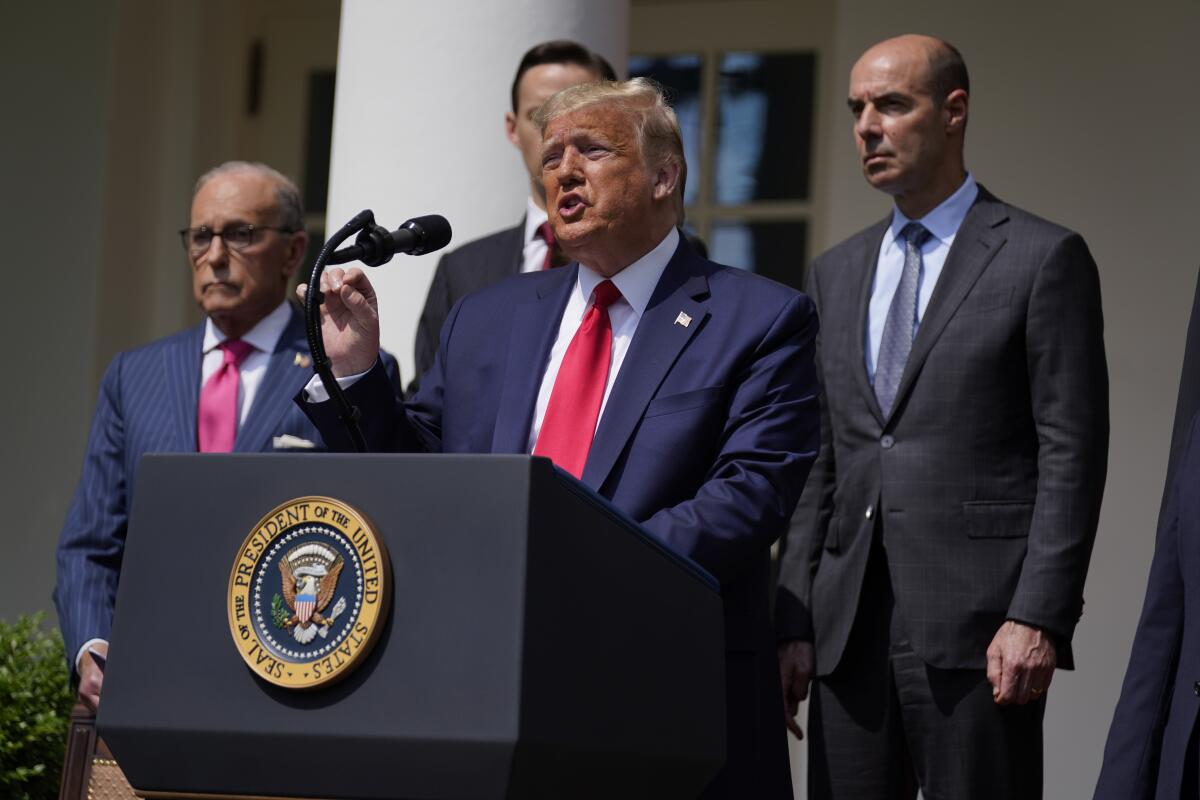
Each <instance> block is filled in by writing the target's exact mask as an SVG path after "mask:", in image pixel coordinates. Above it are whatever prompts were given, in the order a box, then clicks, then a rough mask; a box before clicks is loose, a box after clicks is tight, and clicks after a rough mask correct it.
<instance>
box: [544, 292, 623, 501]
mask: <svg viewBox="0 0 1200 800" xmlns="http://www.w3.org/2000/svg"><path fill="white" fill-rule="evenodd" d="M592 297H593V298H594V299H595V302H594V303H593V304H592V307H591V308H589V309H588V311H587V313H586V314H584V315H583V323H582V324H581V325H580V326H579V330H578V331H576V333H575V338H574V339H572V340H571V344H570V345H569V346H568V347H567V354H566V355H565V356H563V361H562V366H560V367H559V368H558V376H557V377H556V378H555V379H554V389H553V390H552V391H551V392H550V402H549V404H547V406H546V416H545V417H544V418H543V419H542V428H541V430H539V431H538V438H537V444H535V445H534V448H533V454H534V455H535V456H546V457H547V458H549V459H550V460H552V461H553V462H554V463H555V464H557V465H558V467H559V468H560V469H564V470H566V471H567V472H569V473H571V474H572V475H574V476H575V477H576V478H581V477H583V466H584V464H586V463H587V457H588V452H589V451H590V450H591V449H592V437H594V436H595V434H596V423H597V422H598V421H599V419H600V402H601V401H602V400H603V399H604V387H605V386H606V385H607V383H608V368H609V362H610V361H611V360H612V323H611V322H610V321H609V319H608V307H609V306H610V305H612V304H613V303H615V302H616V301H617V300H619V299H620V298H621V290H620V289H618V288H617V287H616V286H615V285H614V284H613V282H612V281H603V282H602V283H601V284H600V285H598V286H597V287H596V288H595V290H594V291H593V293H592Z"/></svg>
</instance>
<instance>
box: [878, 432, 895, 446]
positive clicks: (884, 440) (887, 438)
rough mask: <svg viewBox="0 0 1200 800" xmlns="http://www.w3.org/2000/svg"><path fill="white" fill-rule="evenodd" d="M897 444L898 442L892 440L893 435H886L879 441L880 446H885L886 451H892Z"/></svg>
mask: <svg viewBox="0 0 1200 800" xmlns="http://www.w3.org/2000/svg"><path fill="white" fill-rule="evenodd" d="M895 443H896V440H895V439H893V438H892V435H891V434H890V433H888V434H885V435H884V437H883V438H882V439H880V440H879V444H881V445H882V446H883V449H884V450H890V449H891V448H892V445H894V444H895Z"/></svg>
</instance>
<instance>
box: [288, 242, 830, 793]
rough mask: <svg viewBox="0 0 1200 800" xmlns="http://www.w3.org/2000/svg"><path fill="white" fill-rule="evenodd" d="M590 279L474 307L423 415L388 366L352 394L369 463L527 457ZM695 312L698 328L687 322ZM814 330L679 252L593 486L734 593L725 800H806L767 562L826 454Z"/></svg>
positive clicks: (540, 282) (739, 280)
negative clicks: (550, 363)
mask: <svg viewBox="0 0 1200 800" xmlns="http://www.w3.org/2000/svg"><path fill="white" fill-rule="evenodd" d="M577 273H578V267H577V266H576V265H570V266H567V267H562V268H560V269H556V270H548V271H546V272H536V273H528V274H523V275H518V276H516V277H513V278H510V279H508V280H505V281H503V282H501V283H499V284H496V285H494V286H491V287H489V288H487V289H484V290H482V291H480V292H477V293H475V294H471V295H468V296H467V297H465V298H464V299H463V300H461V301H460V302H459V303H458V304H457V305H455V307H454V308H453V310H452V311H451V313H450V315H449V318H448V319H447V322H446V324H445V326H444V327H443V328H442V333H441V346H440V349H439V351H438V354H437V356H436V358H435V360H434V364H433V367H432V368H431V369H430V370H429V372H427V373H426V374H425V375H424V376H423V378H422V380H421V386H420V390H419V391H418V392H417V394H416V395H415V396H414V397H413V398H412V399H411V400H410V401H409V402H407V403H405V404H402V405H398V404H396V403H395V402H393V400H392V398H391V396H390V394H389V392H388V390H387V381H386V379H385V377H384V375H383V372H382V370H381V369H379V368H378V367H376V368H375V369H374V370H372V372H370V373H368V374H367V376H365V377H364V378H363V379H362V380H360V381H359V382H358V383H356V384H355V385H354V386H352V387H351V388H350V390H349V394H350V397H351V400H352V401H353V402H354V403H356V404H357V405H358V406H359V408H360V409H361V410H362V411H363V423H364V424H363V427H364V433H365V434H366V436H367V440H368V442H369V444H370V447H371V449H372V450H384V451H387V450H401V451H422V450H425V451H429V452H435V453H438V452H445V453H525V452H528V439H529V430H530V424H531V421H532V418H533V411H534V404H535V401H536V398H537V394H538V389H539V387H540V385H541V381H542V376H543V374H544V372H545V369H546V363H547V360H548V358H549V353H550V348H551V346H552V344H553V342H554V339H555V337H556V335H557V333H558V328H559V322H560V319H561V317H562V312H563V309H564V307H565V306H566V302H567V298H568V295H569V293H570V292H571V291H573V290H574V289H575V286H576V277H577ZM680 312H683V313H684V314H686V315H687V316H689V317H690V318H691V321H690V323H689V324H687V325H683V324H678V323H677V322H676V320H677V319H678V318H679V314H680ZM816 332H817V318H816V313H815V311H814V308H813V305H812V303H811V302H810V301H809V299H808V298H807V297H806V296H804V295H802V294H800V293H798V292H796V291H794V290H792V289H789V288H786V287H784V286H781V285H779V284H777V283H774V282H772V281H768V280H766V279H764V278H761V277H758V276H755V275H752V274H750V273H747V272H745V271H742V270H737V269H730V268H728V267H723V266H720V265H718V264H714V263H712V262H710V261H706V260H704V259H701V258H700V257H699V256H697V255H696V254H695V253H694V252H693V251H692V250H691V248H690V247H689V246H688V245H686V244H684V243H681V244H680V247H679V248H678V249H677V250H676V252H675V254H674V256H673V257H672V259H671V261H670V263H669V264H668V265H667V268H666V270H665V271H664V273H663V276H662V278H661V279H660V281H659V283H658V286H657V287H656V289H655V291H654V293H653V295H652V296H651V299H650V303H649V306H648V307H647V309H646V312H645V314H644V315H643V316H642V318H641V321H640V322H639V324H638V328H637V332H636V334H635V335H634V337H633V340H632V341H631V343H630V345H629V350H628V352H627V354H626V356H625V360H624V362H623V363H622V366H621V371H620V373H619V374H618V375H617V378H616V381H615V382H614V384H613V388H612V391H611V394H610V395H609V399H608V403H607V405H606V406H605V410H604V414H603V416H602V417H601V419H600V423H599V426H598V427H597V430H596V435H595V439H594V441H593V444H592V449H591V452H590V454H589V456H588V460H587V464H586V466H585V467H584V472H583V478H582V479H583V482H584V483H585V484H587V485H588V486H589V487H591V488H592V489H594V490H596V491H597V492H599V493H600V494H601V495H603V496H604V497H606V498H608V499H609V500H611V501H612V503H613V504H614V505H616V506H617V507H618V508H620V509H621V510H623V511H624V512H626V513H627V514H628V515H630V516H631V517H633V518H634V519H636V520H638V521H639V522H641V523H642V525H643V526H644V527H645V528H646V529H647V530H649V531H650V532H651V533H652V534H654V535H655V536H657V537H658V538H659V539H661V540H662V541H663V542H665V543H666V544H667V545H668V546H670V547H671V548H672V549H674V550H675V551H676V552H678V553H681V554H683V555H685V556H688V557H689V558H692V559H694V560H695V561H697V562H698V563H699V564H700V565H701V566H703V567H704V568H706V569H707V570H708V571H709V572H711V573H712V574H713V575H715V576H716V577H717V578H718V579H719V580H720V582H721V587H722V596H723V598H724V601H725V644H726V650H727V659H726V680H727V685H728V692H727V706H728V712H727V713H728V726H729V733H728V751H729V757H728V762H727V770H726V772H725V774H724V775H723V776H722V778H721V779H719V781H718V784H719V785H718V786H716V787H715V788H714V790H713V791H710V793H709V796H740V797H756V798H767V797H787V798H790V797H791V793H790V781H789V778H788V774H787V748H786V733H785V728H784V717H783V703H782V700H781V695H780V684H779V675H778V665H777V662H776V656H775V640H774V636H773V634H772V631H771V626H770V624H769V620H768V593H767V584H768V562H769V547H770V545H771V543H772V542H774V541H775V540H776V539H777V538H778V537H779V535H780V534H781V533H782V532H783V530H784V528H785V526H786V525H787V522H788V519H789V517H790V515H791V512H792V510H793V508H794V507H795V504H796V501H797V499H798V497H799V494H800V490H801V488H802V487H803V485H804V480H805V478H806V476H807V474H808V470H809V467H810V466H811V464H812V462H813V460H814V459H815V457H816V451H817V447H818V442H819V434H820V431H819V416H818V410H817V386H816V375H815V370H814V366H813V355H814V348H815V337H816ZM331 405H332V404H330V403H321V404H305V408H306V409H307V410H308V413H309V415H310V417H311V418H312V419H313V421H314V422H315V423H316V424H317V427H318V428H319V429H320V430H321V431H322V432H323V434H324V435H325V439H326V441H327V442H328V443H329V445H330V447H332V448H341V449H348V448H349V442H348V441H347V440H346V439H345V437H344V436H343V435H342V434H341V432H340V430H339V426H338V424H337V420H336V417H335V415H334V412H333V410H332V408H331ZM735 787H736V788H735Z"/></svg>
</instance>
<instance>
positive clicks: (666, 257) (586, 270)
mask: <svg viewBox="0 0 1200 800" xmlns="http://www.w3.org/2000/svg"><path fill="white" fill-rule="evenodd" d="M678 247H679V231H678V229H676V228H675V227H674V226H671V230H669V231H667V235H666V236H665V237H664V238H663V240H662V241H661V242H659V243H658V246H657V247H655V248H654V249H653V250H651V251H650V252H649V253H646V255H644V256H642V257H641V258H639V259H638V260H637V261H635V262H633V263H632V264H630V265H629V266H628V267H626V268H625V269H623V270H621V271H620V272H618V273H617V274H616V275H614V276H613V277H612V278H611V279H610V280H611V281H612V282H613V283H614V284H616V286H617V288H618V289H620V290H621V297H623V298H625V302H627V303H629V305H631V306H633V311H634V313H635V314H637V316H638V319H641V317H642V314H644V313H646V306H648V305H650V295H652V294H654V287H656V286H658V281H659V279H660V278H662V274H663V270H665V269H666V268H667V263H668V262H669V261H670V260H671V256H673V255H675V250H676V248H678ZM603 280H604V276H603V275H601V274H600V273H598V272H595V271H593V270H592V269H591V268H590V267H587V266H584V265H583V264H580V265H579V283H578V285H579V291H580V292H582V293H583V298H584V301H585V302H587V301H590V300H591V299H592V291H593V290H594V289H595V288H596V287H597V286H599V285H600V282H601V281H603Z"/></svg>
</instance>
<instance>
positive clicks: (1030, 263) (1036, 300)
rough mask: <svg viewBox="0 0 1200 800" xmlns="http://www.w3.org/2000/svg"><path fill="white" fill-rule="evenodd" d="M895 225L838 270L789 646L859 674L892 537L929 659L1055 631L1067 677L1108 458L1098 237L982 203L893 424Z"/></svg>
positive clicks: (826, 273) (820, 667) (934, 309)
mask: <svg viewBox="0 0 1200 800" xmlns="http://www.w3.org/2000/svg"><path fill="white" fill-rule="evenodd" d="M889 222H890V217H889V218H888V219H886V220H884V221H882V222H880V223H878V224H876V225H874V226H872V227H871V228H868V229H867V230H865V231H863V232H861V233H859V234H857V235H855V236H853V237H851V238H850V239H848V240H847V241H845V242H843V243H842V244H840V245H838V246H837V247H835V248H833V249H832V250H830V251H829V252H827V253H825V254H824V255H822V256H821V257H820V258H818V259H817V261H816V262H815V263H814V265H813V268H812V270H811V273H810V286H811V289H810V294H811V295H812V297H813V300H814V301H815V302H816V304H817V307H818V310H819V311H820V314H821V320H822V326H821V337H820V342H819V344H818V362H819V364H820V367H819V371H820V377H821V381H822V384H823V388H824V401H823V402H822V447H821V456H820V458H819V459H818V460H817V464H816V465H815V466H814V467H813V471H812V475H811V476H810V478H809V481H808V484H807V485H806V487H805V489H804V494H803V496H802V498H801V501H800V505H799V507H798V509H797V512H796V517H795V519H794V521H793V527H792V529H791V531H790V533H789V535H788V539H787V542H786V548H785V553H784V557H783V563H782V566H781V571H780V579H779V581H780V585H779V592H778V595H777V599H776V615H777V628H778V631H779V635H780V637H781V638H784V639H803V640H808V641H815V643H816V649H817V663H816V667H817V674H818V675H828V674H829V673H830V672H832V671H833V670H834V668H835V667H836V666H837V664H838V662H839V660H840V659H841V656H842V652H843V649H844V647H845V644H846V640H847V637H848V636H849V633H850V628H851V625H852V623H853V621H854V616H855V611H856V608H857V605H858V597H859V593H860V591H861V587H862V583H863V574H864V570H865V568H866V564H867V556H868V553H869V551H870V545H871V539H872V536H873V532H874V530H875V526H876V523H877V522H878V521H880V520H878V519H877V515H879V514H882V515H883V517H882V520H881V521H882V530H883V544H884V546H885V547H886V548H887V554H888V565H889V571H890V575H891V581H892V584H893V589H894V593H895V603H896V607H897V609H898V611H899V613H900V615H901V618H902V619H903V621H904V624H905V629H906V631H907V633H908V636H909V639H910V641H911V644H912V647H913V649H914V651H915V652H916V653H917V654H918V655H920V656H921V657H922V658H923V659H924V660H925V661H926V662H927V663H929V664H931V665H933V666H935V667H940V668H983V667H984V666H985V665H986V658H985V652H986V650H987V647H988V644H989V643H990V642H991V639H992V637H993V636H994V635H995V633H996V631H997V629H998V628H999V627H1000V625H1001V624H1002V623H1003V622H1004V620H1005V619H1015V620H1019V621H1022V622H1025V623H1028V624H1032V625H1036V626H1039V627H1041V628H1044V629H1045V630H1047V631H1049V632H1050V633H1051V634H1052V635H1054V636H1055V637H1056V639H1057V641H1058V642H1059V664H1060V666H1064V667H1070V666H1071V663H1072V656H1071V651H1070V640H1071V636H1072V634H1073V632H1074V629H1075V624H1076V622H1077V621H1078V619H1079V615H1080V613H1081V611H1082V605H1083V599H1082V592H1083V584H1084V578H1085V576H1086V573H1087V566H1088V560H1089V558H1090V555H1091V549H1092V542H1093V539H1094V537H1095V532H1096V523H1097V519H1098V515H1099V509H1100V497H1101V494H1102V492H1103V488H1104V478H1105V472H1106V468H1107V450H1108V377H1107V369H1106V366H1105V358H1104V342H1103V337H1102V320H1101V310H1100V286H1099V279H1098V275H1097V271H1096V265H1095V263H1094V262H1093V261H1092V257H1091V255H1090V254H1089V252H1088V249H1087V246H1086V245H1085V244H1084V242H1083V240H1082V239H1081V238H1080V237H1079V236H1078V235H1077V234H1074V233H1072V232H1070V231H1068V230H1065V229H1063V228H1060V227H1058V226H1056V225H1053V224H1051V223H1049V222H1046V221H1045V220H1042V219H1039V218H1037V217H1034V216H1032V215H1030V214H1027V213H1025V212H1023V211H1020V210H1019V209H1016V208H1013V207H1011V206H1008V205H1006V204H1005V203H1003V202H1001V201H999V200H997V199H996V198H995V197H994V196H992V195H991V194H989V193H988V192H987V190H985V189H983V188H982V187H980V191H979V197H978V199H977V200H976V202H975V204H974V205H973V206H972V208H971V210H970V211H969V212H968V214H967V217H966V219H965V220H964V221H963V224H962V227H961V228H960V229H959V231H958V234H957V236H956V238H955V240H954V244H953V246H952V247H951V250H950V253H949V254H948V257H947V259H946V263H945V266H944V268H943V271H942V274H941V277H940V278H939V280H938V283H937V286H936V287H935V289H934V292H933V295H932V297H931V299H930V302H929V306H928V308H927V310H926V313H925V316H924V318H923V320H922V322H921V325H920V329H919V330H918V333H917V336H916V339H915V340H914V341H913V348H912V352H911V354H910V356H909V360H908V362H907V364H906V366H905V371H904V375H903V377H902V379H901V382H900V387H899V391H898V394H897V397H896V401H895V404H894V408H893V411H892V413H891V414H890V416H888V417H885V416H884V415H883V413H882V412H881V411H880V409H879V404H878V402H877V401H876V398H875V393H874V390H873V388H872V386H871V385H870V383H869V381H868V379H867V372H866V366H865V362H864V347H865V342H866V321H867V303H868V300H869V298H870V295H871V288H872V283H873V279H874V273H875V266H876V262H877V260H878V255H879V248H880V243H881V241H882V238H883V236H884V233H885V231H886V229H887V226H888V224H889Z"/></svg>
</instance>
